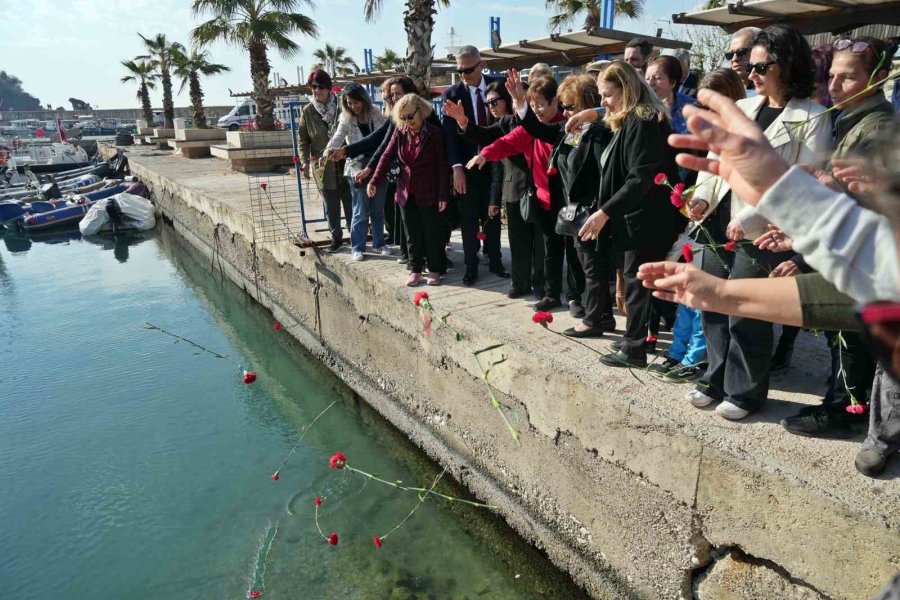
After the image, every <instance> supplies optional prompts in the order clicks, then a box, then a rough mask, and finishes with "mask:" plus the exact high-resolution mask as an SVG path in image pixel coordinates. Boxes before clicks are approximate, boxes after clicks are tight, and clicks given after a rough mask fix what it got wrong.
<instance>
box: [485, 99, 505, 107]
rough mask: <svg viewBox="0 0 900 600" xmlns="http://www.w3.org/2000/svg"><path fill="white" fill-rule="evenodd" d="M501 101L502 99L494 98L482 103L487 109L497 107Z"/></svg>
mask: <svg viewBox="0 0 900 600" xmlns="http://www.w3.org/2000/svg"><path fill="white" fill-rule="evenodd" d="M501 100H503V98H494V99H493V100H486V101H485V102H484V103H485V104H487V105H488V106H489V107H491V108H494V107H495V106H497V103H498V102H500V101H501Z"/></svg>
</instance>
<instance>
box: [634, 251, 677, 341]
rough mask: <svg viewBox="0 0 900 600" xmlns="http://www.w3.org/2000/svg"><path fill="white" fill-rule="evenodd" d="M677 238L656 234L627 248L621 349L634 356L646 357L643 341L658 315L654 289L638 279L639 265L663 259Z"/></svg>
mask: <svg viewBox="0 0 900 600" xmlns="http://www.w3.org/2000/svg"><path fill="white" fill-rule="evenodd" d="M648 238H650V236H648ZM674 241H675V238H674V237H671V236H655V237H654V238H650V239H647V240H645V241H643V242H642V245H640V246H638V247H637V248H635V249H633V250H626V251H625V263H624V268H623V275H624V278H625V307H626V308H627V309H628V317H627V318H626V320H625V335H624V337H623V338H622V352H624V353H625V354H627V355H628V356H629V357H631V358H637V359H642V358H646V357H647V348H646V347H645V346H644V340H646V339H647V333H648V330H649V324H650V319H651V318H652V317H653V315H654V314H655V311H654V309H653V302H652V301H653V296H652V295H651V290H650V289H649V288H646V287H644V284H643V282H641V281H640V280H638V278H637V272H638V268H640V266H641V265H642V264H644V263H648V262H655V261H660V260H664V259H665V258H666V254H667V253H668V252H669V249H670V248H671V247H672V244H673V243H674Z"/></svg>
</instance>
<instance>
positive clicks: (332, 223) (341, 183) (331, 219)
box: [322, 176, 353, 244]
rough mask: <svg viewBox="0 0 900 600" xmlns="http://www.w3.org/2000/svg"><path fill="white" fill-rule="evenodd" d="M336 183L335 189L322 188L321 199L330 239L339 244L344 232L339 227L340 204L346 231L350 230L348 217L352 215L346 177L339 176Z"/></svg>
mask: <svg viewBox="0 0 900 600" xmlns="http://www.w3.org/2000/svg"><path fill="white" fill-rule="evenodd" d="M337 185H338V186H337V189H334V190H322V199H323V200H324V201H325V218H326V219H327V220H328V231H329V232H330V233H331V240H332V241H333V242H337V243H338V244H339V243H341V242H342V241H343V240H344V232H343V230H342V229H341V206H343V207H344V220H345V221H346V222H347V231H348V232H349V231H350V217H352V216H353V206H352V202H351V198H350V186H349V185H347V178H346V177H344V176H339V177H338V184H337Z"/></svg>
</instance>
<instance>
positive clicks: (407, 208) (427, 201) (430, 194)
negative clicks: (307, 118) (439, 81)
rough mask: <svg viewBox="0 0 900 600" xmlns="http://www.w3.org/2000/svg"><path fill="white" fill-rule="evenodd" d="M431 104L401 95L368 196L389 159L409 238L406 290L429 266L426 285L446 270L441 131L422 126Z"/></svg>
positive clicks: (446, 169)
mask: <svg viewBox="0 0 900 600" xmlns="http://www.w3.org/2000/svg"><path fill="white" fill-rule="evenodd" d="M431 111H432V106H431V103H430V102H428V101H427V100H425V99H424V98H422V97H421V96H418V95H417V94H406V95H405V96H403V97H402V98H400V100H398V101H397V103H396V104H394V110H393V114H392V118H393V119H394V123H396V125H397V129H396V130H395V131H394V133H393V135H392V136H391V141H390V142H388V146H387V148H386V149H385V151H384V154H382V155H381V160H380V161H378V167H377V168H376V169H375V174H374V175H373V176H372V179H371V181H370V182H369V185H368V188H367V190H366V191H367V193H368V194H369V196H373V195H375V193H376V192H377V189H378V183H379V182H380V181H382V180H383V179H384V178H385V177H387V173H388V171H389V170H390V166H391V163H392V162H393V160H394V157H397V159H398V160H399V162H400V180H399V181H398V182H397V192H396V195H395V196H394V199H395V200H396V202H397V204H398V205H399V206H400V214H401V215H402V216H403V225H404V227H406V234H407V237H408V238H409V264H410V266H411V267H412V273H410V275H409V279H408V280H407V281H406V285H408V286H416V285H419V284H420V283H421V282H422V269H423V267H424V266H425V264H426V262H427V265H428V280H427V283H428V285H438V284H439V283H440V282H441V276H442V275H443V274H444V273H446V271H447V263H446V260H447V255H446V254H445V252H444V238H445V234H446V232H445V229H444V227H445V224H444V221H443V219H442V218H441V216H440V214H439V213H441V212H443V211H444V210H445V209H446V208H447V200H448V199H449V198H450V163H449V162H448V161H447V156H446V154H445V150H444V136H443V132H442V131H441V128H440V127H438V126H436V125H433V124H432V123H428V122H426V120H427V119H428V116H429V115H430V114H431Z"/></svg>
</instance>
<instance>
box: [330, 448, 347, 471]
mask: <svg viewBox="0 0 900 600" xmlns="http://www.w3.org/2000/svg"><path fill="white" fill-rule="evenodd" d="M345 464H347V457H346V456H344V453H343V452H335V453H334V454H333V455H332V456H331V458H330V459H328V466H329V467H331V468H332V469H343V468H344V465H345Z"/></svg>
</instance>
